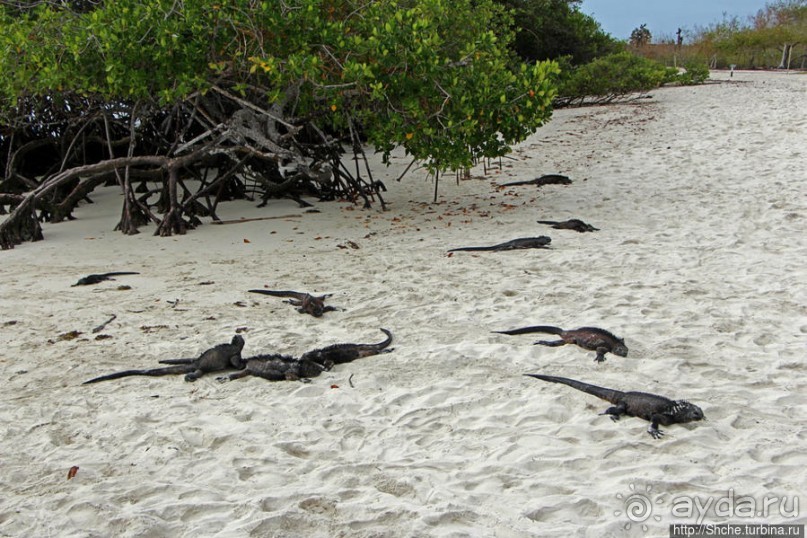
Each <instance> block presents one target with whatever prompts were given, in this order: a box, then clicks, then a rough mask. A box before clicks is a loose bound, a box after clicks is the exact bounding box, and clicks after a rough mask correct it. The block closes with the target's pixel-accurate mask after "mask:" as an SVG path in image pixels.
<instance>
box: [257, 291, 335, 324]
mask: <svg viewBox="0 0 807 538" xmlns="http://www.w3.org/2000/svg"><path fill="white" fill-rule="evenodd" d="M249 292H250V293H262V294H263V295H272V296H273V297H290V299H289V300H288V301H284V302H286V303H289V304H290V305H292V306H296V307H297V312H299V313H301V314H311V315H312V316H314V317H315V318H318V317H320V316H321V315H322V314H324V313H325V312H333V311H335V310H339V309H338V308H336V307H334V306H325V299H327V298H328V297H330V294H328V295H320V296H316V295H311V294H310V293H303V292H299V291H277V290H249Z"/></svg>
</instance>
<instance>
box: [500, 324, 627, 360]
mask: <svg viewBox="0 0 807 538" xmlns="http://www.w3.org/2000/svg"><path fill="white" fill-rule="evenodd" d="M494 332H497V333H499V334H511V335H512V334H527V333H548V334H556V335H558V336H560V338H561V339H560V340H552V341H546V340H539V341H538V342H535V344H540V345H542V346H552V347H555V346H563V345H566V344H574V345H576V346H580V347H582V348H583V349H589V350H592V351H596V352H597V356H596V357H594V360H595V361H597V362H603V361H605V354H606V353H613V354H614V355H619V356H620V357H627V356H628V346H626V345H625V340H623V339H622V338H619V337H617V336H614V335H613V334H611V333H609V332H608V331H606V330H605V329H598V328H597V327H580V328H579V329H570V330H568V331H564V330H563V329H561V328H559V327H552V326H549V325H536V326H533V327H522V328H520V329H510V330H509V331H494Z"/></svg>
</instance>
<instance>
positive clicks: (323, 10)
mask: <svg viewBox="0 0 807 538" xmlns="http://www.w3.org/2000/svg"><path fill="white" fill-rule="evenodd" d="M0 24H2V25H3V27H4V28H5V29H6V30H5V31H4V32H3V34H2V35H0V71H2V72H3V73H4V76H3V77H2V78H0V150H2V151H0V164H2V168H0V170H2V173H3V176H2V178H0V210H2V208H3V205H8V206H11V207H12V208H13V211H12V213H11V215H9V216H8V217H7V218H6V219H5V220H4V221H3V222H2V223H0V245H2V247H3V248H11V247H13V245H14V244H19V243H20V242H21V241H24V240H36V239H40V238H41V237H42V234H41V228H40V226H39V224H38V222H39V221H38V218H39V217H43V216H44V217H46V218H48V219H49V220H51V221H54V222H55V221H59V220H62V219H64V218H70V215H71V212H72V210H73V209H74V208H75V206H76V204H78V203H79V202H80V201H81V200H82V199H83V198H85V197H86V196H87V195H88V194H89V193H90V192H91V191H92V190H93V189H94V188H95V187H97V186H98V185H100V184H102V183H105V182H113V183H117V184H119V185H120V186H121V188H122V189H123V192H124V194H125V196H124V200H125V202H124V207H123V210H122V218H121V222H120V224H119V229H121V230H122V231H123V232H124V233H137V231H138V227H140V226H142V225H143V224H145V223H146V222H148V221H153V222H154V223H155V224H157V231H156V233H158V234H161V235H170V234H172V233H184V232H185V231H186V230H187V229H188V228H192V227H193V226H195V225H197V224H198V223H199V222H200V221H199V219H198V217H199V216H213V217H214V218H215V207H216V204H217V203H218V201H219V200H223V199H227V197H235V196H243V195H244V193H245V186H244V181H251V182H253V183H254V185H255V186H256V187H258V188H259V189H260V190H261V191H262V192H263V196H264V198H267V197H270V196H272V195H275V194H279V193H285V192H289V189H290V188H291V187H295V188H296V190H295V191H294V192H298V193H299V192H301V191H307V192H312V193H314V194H315V195H317V196H319V197H320V198H323V199H329V198H334V197H346V198H351V199H363V200H364V201H365V204H369V203H370V201H371V200H372V199H375V198H376V197H377V198H378V199H379V200H380V186H379V185H378V183H377V182H374V181H372V176H371V175H370V171H369V168H368V169H367V171H366V172H365V173H361V172H360V171H359V170H358V168H357V170H356V171H354V172H351V171H349V170H347V168H346V167H345V166H344V164H342V163H341V159H340V157H341V155H342V152H343V147H344V146H347V147H349V148H351V149H352V151H354V152H355V153H356V154H357V156H359V157H361V156H362V155H363V152H362V149H361V142H364V141H366V142H369V143H370V144H372V145H373V146H375V148H376V149H377V150H379V151H381V152H382V153H383V155H384V156H385V158H386V157H388V156H389V154H390V152H391V151H392V150H393V149H394V148H395V147H398V146H402V147H403V148H404V149H405V150H406V152H407V153H408V154H409V155H411V156H412V158H413V159H416V160H419V161H422V162H423V163H424V164H425V166H427V167H428V168H429V169H431V170H433V171H438V170H458V169H461V168H464V167H469V166H471V164H472V163H473V162H474V161H475V160H476V159H479V158H485V157H497V156H501V155H503V154H505V153H507V152H508V151H509V146H510V145H511V144H513V143H514V142H517V141H520V140H522V139H524V138H525V137H526V136H527V135H529V134H531V133H532V132H534V131H535V129H537V128H538V127H539V126H540V125H541V124H542V123H543V122H544V121H546V120H547V119H548V118H549V115H550V113H551V103H552V99H553V97H554V96H555V88H554V83H553V79H554V76H555V74H556V73H557V70H558V68H557V66H556V65H555V64H554V63H552V62H538V63H533V64H529V65H527V64H522V63H516V62H513V61H512V57H511V55H510V54H509V50H508V46H509V44H510V43H511V41H512V39H513V34H512V32H511V30H510V28H511V24H512V20H511V18H510V15H509V14H508V12H507V11H506V10H505V9H503V8H502V7H501V6H500V5H498V4H496V3H494V2H493V1H491V0H458V1H451V2H449V1H448V0H409V1H406V2H391V1H387V0H381V1H376V2H359V1H355V0H294V1H258V0H196V1H194V2H187V1H182V0H116V1H115V2H100V1H99V2H98V3H97V4H96V3H94V2H67V1H58V0H53V1H42V2H37V3H30V4H29V3H24V2H4V3H3V4H2V5H0ZM211 169H213V170H214V171H215V172H214V173H213V174H212V175H208V171H209V170H211ZM287 170H292V172H287ZM187 179H196V180H198V181H197V182H196V184H198V185H199V186H198V187H197V188H195V190H193V189H192V188H191V186H190V183H189V182H188V181H187ZM152 182H153V184H156V187H155V188H151V187H149V186H148V185H149V183H152ZM135 183H139V186H138V187H137V189H135V185H134V184H135ZM154 198H157V200H156V201H155V199H154ZM381 203H382V204H383V200H381ZM37 211H39V214H37Z"/></svg>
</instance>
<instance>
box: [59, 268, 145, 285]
mask: <svg viewBox="0 0 807 538" xmlns="http://www.w3.org/2000/svg"><path fill="white" fill-rule="evenodd" d="M139 274H140V273H136V272H134V271H115V272H112V273H101V274H98V275H87V276H85V277H82V278H79V279H78V282H76V283H75V284H73V285H72V286H70V287H71V288H75V287H76V286H90V285H92V284H98V283H99V282H103V281H104V280H115V279H114V278H112V277H113V276H121V275H139Z"/></svg>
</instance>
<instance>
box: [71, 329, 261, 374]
mask: <svg viewBox="0 0 807 538" xmlns="http://www.w3.org/2000/svg"><path fill="white" fill-rule="evenodd" d="M242 349H244V337H243V336H241V335H240V334H237V335H235V336H233V339H232V341H231V342H230V343H229V344H219V345H217V346H215V347H212V348H210V349H208V350H207V351H205V352H204V353H202V354H201V355H199V357H198V358H196V359H166V360H162V361H160V364H172V365H174V366H166V367H165V368H154V369H151V370H125V371H123V372H115V373H114V374H109V375H104V376H101V377H96V378H94V379H90V380H89V381H85V382H84V383H82V384H83V385H87V384H89V383H98V382H99V381H108V380H110V379H118V378H121V377H128V376H133V375H148V376H161V375H169V374H186V375H185V381H196V380H197V379H199V378H200V377H202V376H203V375H205V374H206V373H208V372H220V371H221V370H227V369H229V368H236V369H239V370H240V369H242V368H244V366H245V365H244V360H243V359H242V358H241V350H242Z"/></svg>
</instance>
